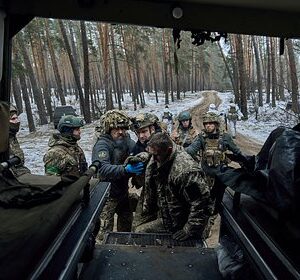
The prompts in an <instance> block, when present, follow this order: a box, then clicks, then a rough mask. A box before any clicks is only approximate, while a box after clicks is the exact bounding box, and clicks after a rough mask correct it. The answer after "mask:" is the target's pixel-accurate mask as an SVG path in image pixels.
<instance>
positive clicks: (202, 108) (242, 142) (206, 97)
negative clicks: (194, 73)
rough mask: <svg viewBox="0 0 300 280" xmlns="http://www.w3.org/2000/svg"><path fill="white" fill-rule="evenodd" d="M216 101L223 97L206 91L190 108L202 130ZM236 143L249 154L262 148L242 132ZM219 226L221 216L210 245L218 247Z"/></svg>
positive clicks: (219, 102) (196, 125)
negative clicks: (209, 110)
mask: <svg viewBox="0 0 300 280" xmlns="http://www.w3.org/2000/svg"><path fill="white" fill-rule="evenodd" d="M211 103H214V104H215V105H216V107H217V108H218V106H219V105H220V104H221V99H220V98H219V97H218V93H217V92H216V91H205V92H203V101H202V102H201V103H200V104H199V105H197V106H195V107H194V108H192V109H191V110H190V112H191V114H192V120H193V125H194V127H195V128H196V129H197V130H198V131H200V130H201V129H203V125H202V115H203V114H204V113H206V112H207V111H208V107H209V104H211ZM235 143H236V144H237V146H238V147H239V148H240V149H241V151H242V152H243V153H245V154H248V155H256V154H257V153H258V151H259V150H260V148H261V145H260V144H259V143H257V142H256V141H255V140H254V139H250V138H249V137H245V136H243V135H242V134H239V133H237V136H236V139H235ZM219 227H220V217H218V219H217V220H216V221H215V224H214V226H213V228H212V234H211V237H210V238H208V239H207V240H206V242H207V245H208V246H209V247H216V246H217V244H218V239H219Z"/></svg>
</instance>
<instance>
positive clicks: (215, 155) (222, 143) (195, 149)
mask: <svg viewBox="0 0 300 280" xmlns="http://www.w3.org/2000/svg"><path fill="white" fill-rule="evenodd" d="M220 123H221V121H220V117H219V116H218V115H217V114H216V113H213V112H208V113H206V114H204V115H203V126H204V129H203V130H202V131H201V133H200V134H199V135H198V137H197V138H196V140H195V141H194V142H193V143H192V144H191V145H190V146H189V147H187V148H186V151H187V152H188V153H189V154H190V155H191V156H192V157H195V156H196V155H197V154H198V153H200V155H201V165H202V168H203V171H204V173H205V175H206V178H207V182H208V184H209V186H210V188H211V193H212V197H213V198H214V199H216V205H217V206H218V205H219V203H220V202H221V200H222V197H223V193H224V190H225V188H226V186H225V185H224V184H223V183H221V182H220V181H219V180H218V177H217V174H219V173H223V172H225V171H226V169H228V168H229V167H227V164H228V162H229V161H228V158H227V152H228V151H230V152H231V153H232V154H233V155H232V156H231V159H233V160H235V161H237V162H241V163H243V162H246V161H247V159H246V157H245V156H244V155H242V153H241V151H240V149H239V148H238V147H237V146H236V144H235V143H234V142H233V139H232V137H231V136H230V135H229V134H228V133H225V132H223V131H222V130H220ZM214 219H215V216H213V217H212V218H211V219H210V224H209V226H208V229H207V231H206V235H207V236H209V232H210V227H211V226H212V224H213V222H214Z"/></svg>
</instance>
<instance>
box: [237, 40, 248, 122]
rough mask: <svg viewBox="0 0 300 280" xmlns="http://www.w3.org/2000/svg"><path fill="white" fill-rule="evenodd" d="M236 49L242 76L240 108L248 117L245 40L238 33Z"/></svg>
mask: <svg viewBox="0 0 300 280" xmlns="http://www.w3.org/2000/svg"><path fill="white" fill-rule="evenodd" d="M236 51H237V61H238V68H239V76H240V97H241V99H240V100H241V103H240V104H239V105H240V108H241V112H242V113H243V115H244V117H245V118H246V119H247V118H248V111H247V92H246V75H245V61H244V52H243V41H242V36H241V35H236Z"/></svg>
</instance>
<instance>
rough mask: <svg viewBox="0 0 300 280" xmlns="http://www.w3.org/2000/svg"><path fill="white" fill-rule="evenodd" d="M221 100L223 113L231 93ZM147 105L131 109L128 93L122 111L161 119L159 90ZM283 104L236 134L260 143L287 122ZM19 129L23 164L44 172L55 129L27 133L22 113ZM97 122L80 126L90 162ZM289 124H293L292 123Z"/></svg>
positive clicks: (193, 98)
mask: <svg viewBox="0 0 300 280" xmlns="http://www.w3.org/2000/svg"><path fill="white" fill-rule="evenodd" d="M218 95H219V97H220V98H221V100H222V103H221V104H220V106H219V108H218V110H219V111H220V112H226V110H227V109H228V106H229V101H230V100H231V99H232V97H233V96H232V93H231V92H226V93H218ZM202 98H203V97H202V94H201V92H198V93H191V92H187V93H185V97H184V98H183V99H182V100H178V101H177V100H175V102H173V103H172V102H171V101H170V103H171V104H170V105H169V110H170V111H171V112H172V113H173V115H174V116H176V115H178V114H179V113H180V112H181V111H184V110H188V109H190V108H192V107H194V106H196V105H197V104H199V103H201V101H202ZM145 100H146V104H147V105H146V107H145V108H140V109H138V110H137V111H134V110H133V103H132V101H131V97H130V96H129V95H126V96H125V101H124V110H125V111H126V112H127V113H128V115H130V116H134V115H135V114H137V113H142V112H151V113H154V114H156V115H157V116H158V117H159V118H160V119H161V116H162V114H163V110H164V108H165V105H164V95H163V93H159V103H156V101H155V94H154V93H151V94H145ZM67 101H68V104H71V105H72V106H74V107H75V108H76V109H77V112H78V113H79V114H80V109H79V104H78V102H77V101H76V100H75V98H74V97H72V96H71V97H70V96H69V97H68V98H67ZM282 106H284V104H281V107H278V108H276V109H272V108H270V107H268V106H267V105H265V106H264V107H263V108H261V110H260V116H259V118H258V120H255V116H254V115H252V114H251V115H250V116H249V119H248V120H247V121H239V122H238V124H237V130H238V132H239V133H241V134H243V135H245V136H248V137H250V138H252V139H254V140H256V141H257V142H259V143H261V144H262V143H264V141H265V140H266V138H267V137H268V135H269V133H270V132H271V131H272V130H273V129H274V128H276V127H277V126H278V125H282V124H285V125H287V123H288V122H287V121H286V119H284V118H283V117H282V115H283V114H282V113H283V110H282ZM20 118H21V131H20V132H19V134H18V139H19V142H20V144H21V147H22V148H23V150H24V153H25V164H26V166H27V167H28V168H29V169H30V170H31V171H32V173H33V174H44V165H43V156H44V154H45V152H46V151H47V149H48V140H49V138H50V136H51V134H52V133H55V132H56V130H55V129H54V128H53V124H52V123H51V124H49V125H43V126H37V132H35V133H29V131H28V127H27V119H26V115H25V113H23V114H21V116H20ZM96 123H97V121H95V122H94V123H92V124H89V125H86V126H84V127H83V128H82V134H81V140H80V141H79V145H80V146H81V147H82V149H83V151H84V152H85V155H86V158H87V161H88V162H89V163H90V162H91V156H92V149H93V145H94V142H95V139H94V129H95V126H96ZM291 126H292V125H291ZM131 136H132V138H133V139H134V140H136V137H135V135H134V133H131Z"/></svg>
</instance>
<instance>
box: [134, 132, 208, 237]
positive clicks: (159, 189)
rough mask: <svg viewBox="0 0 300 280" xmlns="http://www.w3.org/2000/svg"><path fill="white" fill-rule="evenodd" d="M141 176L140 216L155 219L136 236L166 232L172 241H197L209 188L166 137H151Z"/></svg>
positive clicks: (196, 167) (189, 160)
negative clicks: (141, 204)
mask: <svg viewBox="0 0 300 280" xmlns="http://www.w3.org/2000/svg"><path fill="white" fill-rule="evenodd" d="M147 149H148V151H149V153H150V155H149V156H150V160H149V162H148V164H147V168H146V173H145V177H146V180H145V201H144V204H143V212H144V214H145V215H147V214H149V215H150V216H151V215H152V217H153V213H157V217H156V218H157V219H155V220H152V221H149V222H148V223H145V224H142V225H140V226H139V227H137V228H136V231H137V232H162V231H165V232H170V233H172V234H173V238H174V239H176V240H180V241H183V240H186V239H188V238H201V237H202V233H203V230H204V229H205V227H206V224H207V221H208V218H209V216H210V214H211V210H212V201H211V199H210V192H209V188H208V186H207V184H206V182H205V180H204V179H203V174H202V171H201V169H200V167H199V165H198V164H197V163H196V162H195V161H194V160H193V159H192V157H191V156H190V155H188V154H187V153H186V152H185V151H184V149H183V148H182V147H180V146H178V145H176V144H175V143H174V142H173V141H172V140H171V138H170V137H169V136H168V135H167V134H166V133H156V134H154V135H153V136H152V137H151V139H150V141H149V143H148V148H147Z"/></svg>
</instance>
